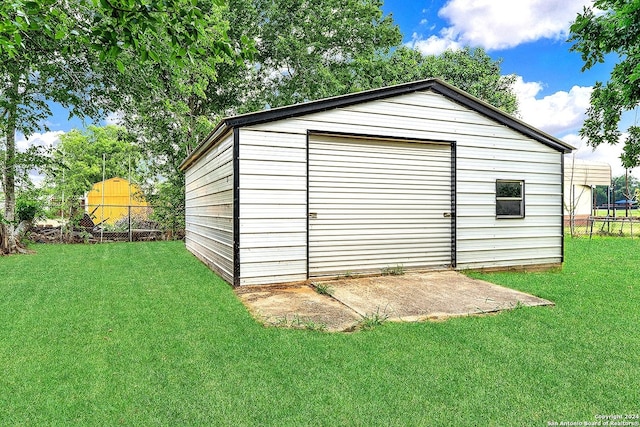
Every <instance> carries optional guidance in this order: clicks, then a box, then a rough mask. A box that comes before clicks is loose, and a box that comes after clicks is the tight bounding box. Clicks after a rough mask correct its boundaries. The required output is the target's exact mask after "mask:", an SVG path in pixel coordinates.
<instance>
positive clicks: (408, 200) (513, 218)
mask: <svg viewBox="0 0 640 427" xmlns="http://www.w3.org/2000/svg"><path fill="white" fill-rule="evenodd" d="M571 150H572V147H570V146H569V145H567V144H566V143H564V142H562V141H560V140H558V139H556V138H554V137H552V136H550V135H547V134H545V133H543V132H541V131H539V130H537V129H535V128H533V127H531V126H529V125H527V124H525V123H523V122H521V121H519V120H517V119H515V118H513V117H511V116H509V115H507V114H505V113H503V112H502V111H500V110H498V109H496V108H494V107H492V106H490V105H488V104H486V103H484V102H482V101H480V100H478V99H476V98H474V97H472V96H470V95H469V94H467V93H465V92H463V91H460V90H459V89H456V88H454V87H453V86H450V85H448V84H446V83H444V82H442V81H440V80H436V79H430V80H422V81H418V82H413V83H408V84H403V85H398V86H392V87H387V88H382V89H377V90H372V91H366V92H360V93H355V94H350V95H345V96H340V97H335V98H329V99H323V100H319V101H313V102H308V103H304V104H298V105H293V106H289V107H284V108H277V109H272V110H267V111H263V112H258V113H252V114H246V115H241V116H236V117H230V118H227V119H224V120H222V121H221V122H220V124H219V125H218V126H217V127H216V128H215V129H214V131H213V132H212V133H211V134H210V135H209V136H208V137H207V138H206V139H205V140H204V141H203V142H202V143H201V144H200V145H199V146H198V147H197V148H196V149H195V150H194V152H193V153H192V154H191V155H190V156H189V157H188V158H187V159H186V160H185V161H184V162H183V164H182V166H181V168H182V170H183V171H185V173H186V245H187V248H188V249H189V250H190V251H191V252H193V253H194V254H195V255H196V256H197V257H198V258H200V259H201V260H202V261H203V262H205V263H206V264H207V265H209V266H210V267H211V268H212V269H213V270H215V271H216V272H218V273H219V274H220V275H221V276H222V277H223V278H224V279H225V280H227V281H228V282H229V283H232V284H234V285H253V284H268V283H280V282H290V281H298V280H306V279H308V278H312V277H318V276H332V275H333V276H335V275H342V274H346V273H358V272H380V271H381V270H382V269H385V268H390V267H391V268H393V267H396V266H399V265H401V266H402V267H403V268H404V269H429V268H457V269H469V268H512V267H536V268H539V267H549V266H556V265H558V264H560V263H562V260H563V221H562V217H563V210H562V200H563V194H562V193H563V154H564V153H567V152H570V151H571Z"/></svg>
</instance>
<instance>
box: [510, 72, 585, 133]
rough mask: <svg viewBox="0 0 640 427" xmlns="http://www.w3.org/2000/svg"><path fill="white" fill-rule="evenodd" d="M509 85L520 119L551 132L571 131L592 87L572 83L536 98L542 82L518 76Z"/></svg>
mask: <svg viewBox="0 0 640 427" xmlns="http://www.w3.org/2000/svg"><path fill="white" fill-rule="evenodd" d="M513 89H514V91H515V93H516V96H517V97H518V110H519V113H520V117H521V118H522V120H524V121H525V122H527V123H529V124H530V125H532V126H535V127H537V128H539V129H542V130H543V131H545V132H547V133H549V134H551V135H562V134H566V133H568V132H575V131H576V130H577V129H579V128H580V127H581V126H582V123H583V121H584V118H585V112H586V111H587V108H588V107H589V99H590V96H591V91H592V88H591V87H584V86H573V87H572V88H571V90H569V92H565V91H558V92H556V93H553V94H551V95H547V96H545V97H543V98H536V96H537V95H538V93H540V92H541V91H542V89H543V86H542V84H541V83H539V82H525V81H524V80H523V79H522V77H520V76H518V77H517V79H516V82H515V83H514V85H513Z"/></svg>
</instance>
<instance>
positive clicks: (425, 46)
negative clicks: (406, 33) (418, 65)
mask: <svg viewBox="0 0 640 427" xmlns="http://www.w3.org/2000/svg"><path fill="white" fill-rule="evenodd" d="M440 35H441V36H442V37H439V36H431V37H429V38H427V39H423V38H422V36H421V35H419V34H418V33H413V35H412V37H411V41H410V42H408V43H406V45H407V46H408V47H410V48H413V49H416V50H418V51H420V52H422V53H423V54H424V55H439V54H441V53H442V52H444V51H445V50H460V49H462V47H463V46H462V45H461V44H460V43H458V42H457V41H455V40H454V37H451V35H450V34H449V29H447V28H445V29H443V30H442V31H440Z"/></svg>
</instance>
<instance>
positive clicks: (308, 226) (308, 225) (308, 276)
mask: <svg viewBox="0 0 640 427" xmlns="http://www.w3.org/2000/svg"><path fill="white" fill-rule="evenodd" d="M310 134H311V132H310V131H309V130H307V280H308V279H309V278H310V275H309V228H310V221H309V138H310Z"/></svg>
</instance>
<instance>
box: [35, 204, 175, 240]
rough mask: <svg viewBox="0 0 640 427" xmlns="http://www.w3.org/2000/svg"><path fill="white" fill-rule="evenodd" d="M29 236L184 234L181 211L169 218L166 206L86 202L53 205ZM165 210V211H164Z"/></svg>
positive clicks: (70, 237)
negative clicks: (78, 205) (66, 205)
mask: <svg viewBox="0 0 640 427" xmlns="http://www.w3.org/2000/svg"><path fill="white" fill-rule="evenodd" d="M47 212H49V215H48V217H49V218H47V219H43V220H40V221H37V222H36V223H35V224H34V225H33V226H32V228H31V230H30V233H29V235H28V239H29V240H31V241H33V242H36V243H54V242H56V243H57V242H65V243H81V242H84V243H104V242H136V241H149V240H174V239H181V238H182V237H184V230H183V225H182V224H180V221H179V218H180V213H179V212H176V213H175V218H176V219H177V220H176V221H169V222H167V221H166V218H167V214H166V208H160V207H154V206H133V205H86V206H81V207H79V208H75V209H71V208H66V209H63V208H62V206H60V205H52V206H50V207H49V208H48V209H47ZM160 212H162V214H160Z"/></svg>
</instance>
